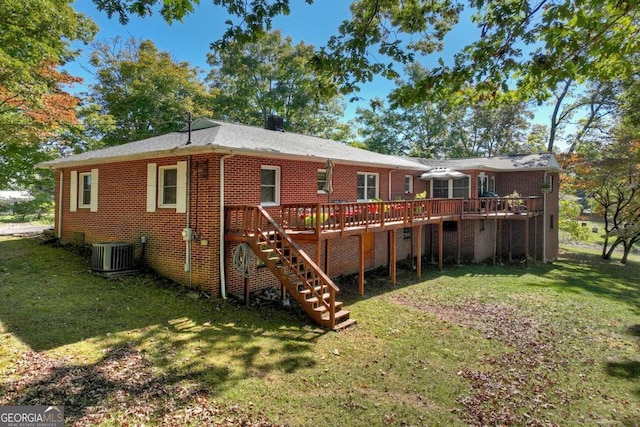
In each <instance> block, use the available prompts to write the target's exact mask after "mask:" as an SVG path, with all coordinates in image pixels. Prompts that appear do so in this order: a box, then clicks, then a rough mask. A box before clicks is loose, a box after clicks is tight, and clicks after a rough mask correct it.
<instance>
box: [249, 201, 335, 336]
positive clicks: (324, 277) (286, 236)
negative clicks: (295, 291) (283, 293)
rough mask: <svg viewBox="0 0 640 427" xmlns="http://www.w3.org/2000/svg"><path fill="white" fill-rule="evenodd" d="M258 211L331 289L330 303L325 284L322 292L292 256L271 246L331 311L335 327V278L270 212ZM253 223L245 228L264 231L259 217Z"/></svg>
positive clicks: (330, 316)
mask: <svg viewBox="0 0 640 427" xmlns="http://www.w3.org/2000/svg"><path fill="white" fill-rule="evenodd" d="M257 212H259V213H260V215H261V216H262V217H263V218H264V219H265V220H266V221H267V222H268V223H269V225H270V226H271V227H273V229H274V230H275V231H276V232H277V233H278V235H279V236H280V237H281V238H282V240H283V241H284V242H286V245H287V246H288V247H289V248H291V249H292V250H293V251H294V252H295V255H296V256H297V257H299V259H302V260H303V261H304V264H305V266H309V267H310V268H311V270H312V271H313V274H314V276H316V277H318V278H319V279H320V281H321V282H322V284H323V285H326V287H327V288H328V290H329V302H328V303H327V301H326V300H325V299H324V298H323V295H322V293H323V289H324V287H325V286H321V287H320V292H318V291H316V289H315V286H314V284H313V283H309V280H308V279H307V277H305V276H303V275H302V274H301V273H300V271H299V269H296V268H293V264H292V262H291V260H290V258H288V257H287V256H286V255H285V254H284V253H283V252H282V251H281V249H280V248H278V247H277V246H274V247H272V248H271V249H273V250H275V251H276V252H278V256H279V257H280V259H281V260H286V262H287V263H288V265H289V267H290V270H291V271H293V272H295V274H296V276H297V278H298V279H300V280H301V282H302V283H303V285H304V286H305V288H307V289H309V291H310V292H311V294H312V295H313V296H315V297H316V298H317V299H318V302H319V303H320V304H322V305H323V306H324V307H325V308H326V309H327V311H328V312H329V319H330V323H331V327H334V326H335V314H336V313H335V303H336V293H337V292H340V288H338V287H337V286H336V285H335V283H333V280H331V279H330V278H329V276H327V275H326V273H325V272H324V271H322V270H321V269H320V267H318V265H317V264H316V263H315V262H314V261H313V260H312V259H311V258H310V257H309V255H307V253H306V252H305V251H303V250H302V249H301V248H300V247H299V246H298V245H297V244H296V243H295V242H294V241H293V239H291V237H290V236H289V234H287V232H286V231H285V230H284V229H283V228H282V227H281V226H280V224H278V223H277V222H276V221H274V219H273V218H272V217H271V215H270V214H269V212H267V211H266V210H265V209H264V208H263V207H262V206H257ZM245 224H246V223H245ZM253 225H254V227H255V229H254V230H245V231H252V232H254V233H255V232H260V233H262V230H261V228H260V226H259V222H258V218H256V223H255V224H253ZM265 237H268V236H265Z"/></svg>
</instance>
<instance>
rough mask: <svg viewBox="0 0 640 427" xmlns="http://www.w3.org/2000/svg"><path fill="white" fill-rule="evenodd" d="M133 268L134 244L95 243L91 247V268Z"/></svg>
mask: <svg viewBox="0 0 640 427" xmlns="http://www.w3.org/2000/svg"><path fill="white" fill-rule="evenodd" d="M132 268H133V244H131V243H94V244H93V245H92V248H91V270H93V271H102V272H110V271H124V270H131V269H132Z"/></svg>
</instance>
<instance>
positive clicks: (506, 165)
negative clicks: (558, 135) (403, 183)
mask: <svg viewBox="0 0 640 427" xmlns="http://www.w3.org/2000/svg"><path fill="white" fill-rule="evenodd" d="M414 160H415V161H417V162H419V163H420V164H422V165H424V166H425V167H426V168H427V169H429V170H431V169H434V168H449V169H453V170H471V169H474V170H486V171H501V172H508V171H520V170H523V169H526V170H543V171H553V172H561V170H562V169H561V168H560V165H559V164H558V160H557V159H556V156H555V155H554V154H552V153H544V154H523V155H513V156H496V157H478V158H473V159H447V160H435V159H414Z"/></svg>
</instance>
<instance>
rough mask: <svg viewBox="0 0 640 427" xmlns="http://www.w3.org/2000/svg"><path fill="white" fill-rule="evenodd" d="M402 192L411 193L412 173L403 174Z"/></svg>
mask: <svg viewBox="0 0 640 427" xmlns="http://www.w3.org/2000/svg"><path fill="white" fill-rule="evenodd" d="M404 192H405V194H410V193H413V176H412V175H405V176H404Z"/></svg>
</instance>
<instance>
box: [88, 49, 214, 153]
mask: <svg viewBox="0 0 640 427" xmlns="http://www.w3.org/2000/svg"><path fill="white" fill-rule="evenodd" d="M91 64H92V65H93V66H94V67H96V75H97V82H96V83H95V84H94V85H92V86H91V91H90V94H89V96H88V98H87V99H86V104H87V106H86V107H85V108H84V109H83V111H82V115H83V117H84V118H86V119H87V120H86V121H85V126H86V129H87V130H86V132H87V134H86V135H87V136H88V137H89V141H88V142H87V143H88V148H96V147H98V146H110V145H118V144H123V143H126V142H131V141H135V140H139V139H144V138H148V137H150V136H154V135H159V134H163V133H167V132H172V131H176V130H178V129H180V128H182V127H183V126H184V125H185V123H186V116H185V113H186V112H189V111H190V112H192V113H193V116H194V117H198V116H209V117H210V116H211V115H212V112H211V110H210V109H209V108H210V105H211V102H212V100H213V98H214V93H215V92H213V93H210V92H209V91H208V89H207V88H206V86H205V85H204V83H203V82H202V81H201V80H200V79H199V71H198V70H197V69H195V68H193V67H192V66H191V65H190V64H189V63H187V62H175V61H173V59H172V58H171V56H170V54H169V53H167V52H161V51H158V49H157V48H156V46H155V45H154V44H153V42H152V41H150V40H142V41H138V40H135V39H130V40H127V41H123V40H122V39H120V38H115V39H113V40H111V42H97V43H95V44H94V45H93V51H92V53H91ZM97 139H99V140H100V141H99V142H97V141H96V140H97ZM91 140H93V142H91Z"/></svg>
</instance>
